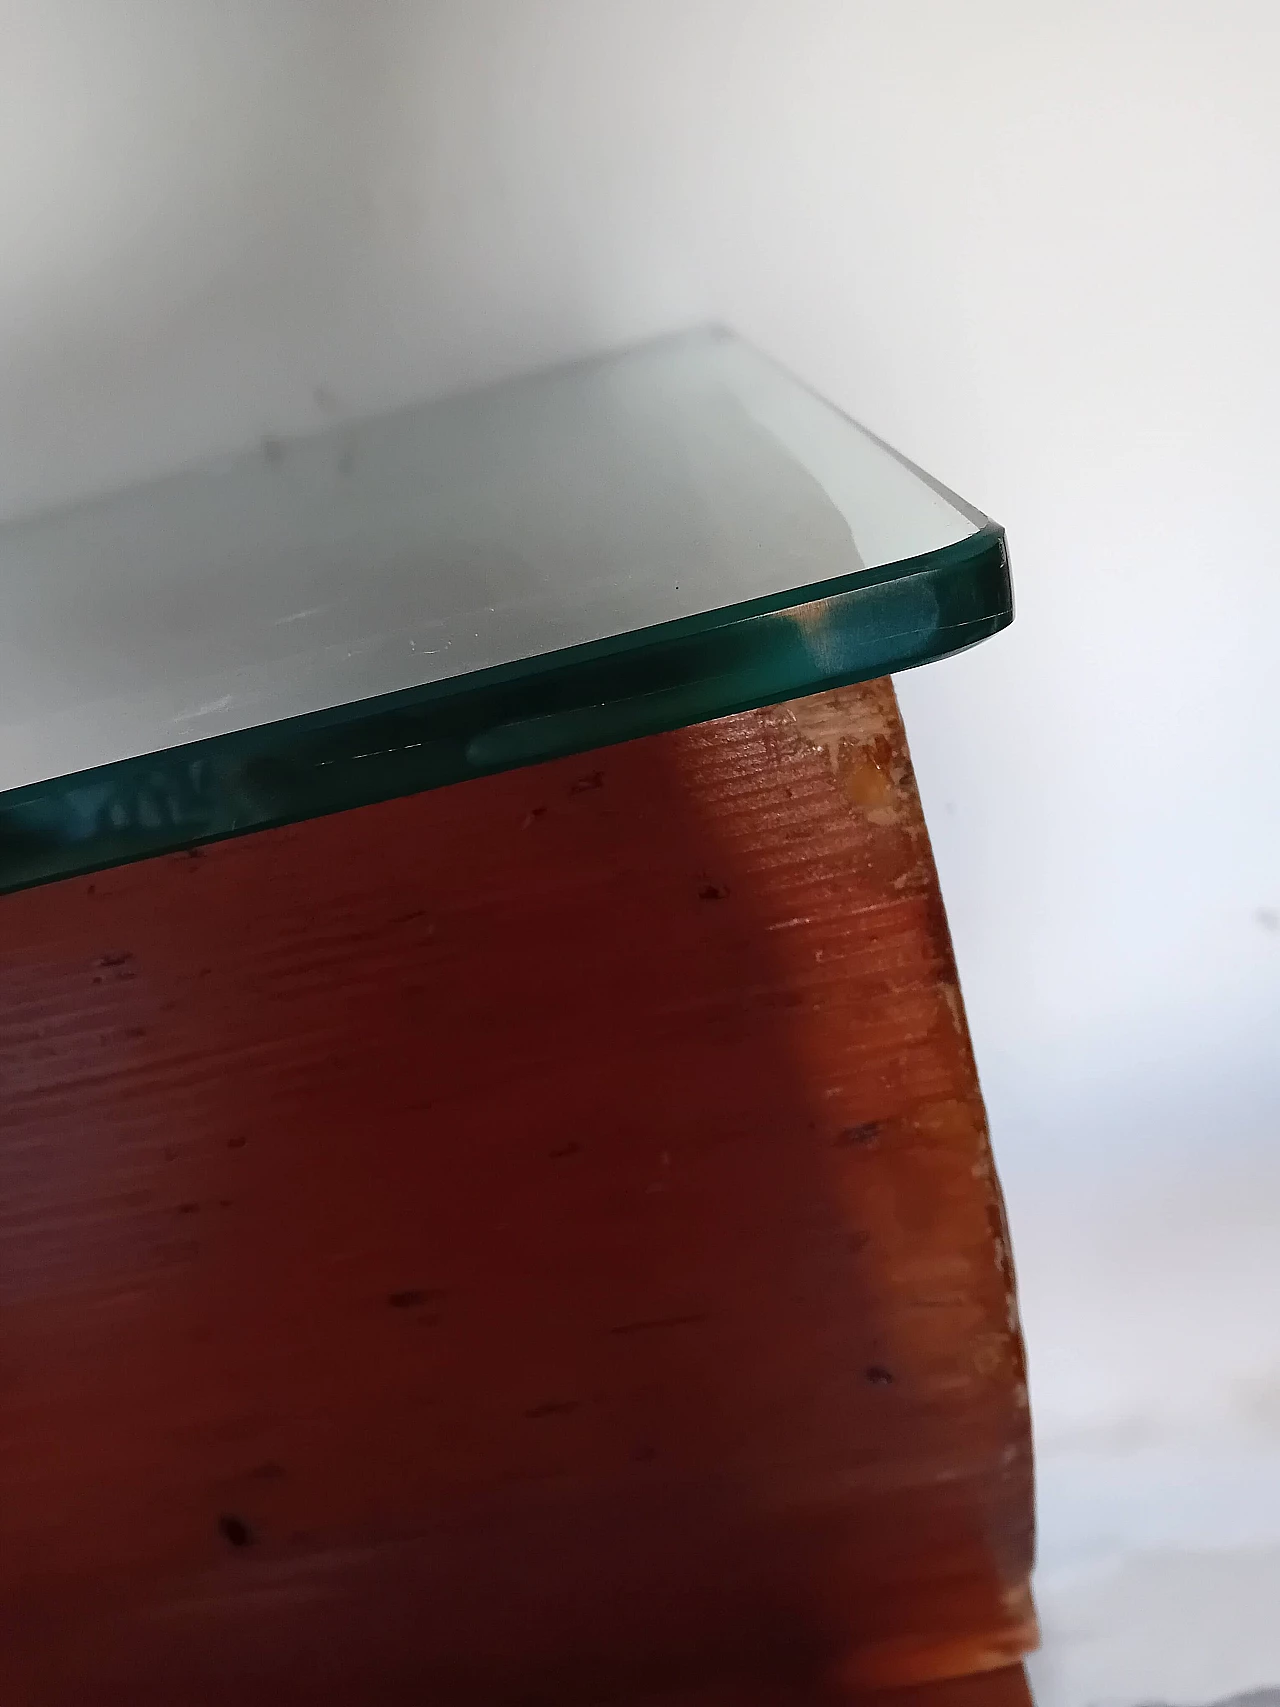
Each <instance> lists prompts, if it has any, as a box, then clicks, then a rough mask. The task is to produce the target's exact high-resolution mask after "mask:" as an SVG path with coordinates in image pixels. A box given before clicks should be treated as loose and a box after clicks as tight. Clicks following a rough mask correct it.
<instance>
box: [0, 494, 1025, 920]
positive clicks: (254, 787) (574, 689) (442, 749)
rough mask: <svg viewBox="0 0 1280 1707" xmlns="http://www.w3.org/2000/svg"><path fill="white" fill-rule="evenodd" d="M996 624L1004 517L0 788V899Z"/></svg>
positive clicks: (717, 710) (899, 658) (962, 641)
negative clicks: (750, 595) (346, 699)
mask: <svg viewBox="0 0 1280 1707" xmlns="http://www.w3.org/2000/svg"><path fill="white" fill-rule="evenodd" d="M1012 620H1013V590H1012V583H1011V580H1010V575H1009V558H1008V552H1007V549H1006V545H1005V536H1004V530H1003V528H1001V527H999V526H998V525H997V524H995V523H994V522H989V521H984V523H983V525H982V526H981V527H979V529H978V531H977V532H976V533H973V534H970V535H969V536H968V537H967V538H965V539H963V540H960V541H958V542H957V543H956V544H954V545H949V546H946V547H944V548H943V549H941V550H938V551H933V552H929V553H927V554H926V555H924V556H921V557H915V558H911V559H908V560H907V561H905V562H900V563H894V564H888V565H885V566H883V567H881V568H878V569H871V570H861V571H859V572H857V573H856V574H851V575H846V576H841V577H838V578H837V579H835V580H829V581H824V582H821V583H820V584H818V585H815V586H809V587H802V588H794V589H791V590H790V591H788V592H786V593H779V594H776V595H772V596H770V597H768V598H763V599H756V600H753V601H750V602H748V603H745V604H738V605H733V606H730V607H728V608H725V609H721V610H717V611H710V612H704V613H700V614H699V615H697V616H691V617H682V618H680V619H678V620H676V621H673V622H667V623H662V624H660V625H658V626H656V627H652V628H646V629H640V630H637V631H635V632H633V633H630V634H623V635H618V636H615V637H611V638H610V639H607V640H599V641H592V642H590V643H588V644H585V645H581V646H575V647H570V648H567V649H565V650H562V651H558V652H553V653H550V654H548V655H547V656H545V657H542V658H533V659H525V660H522V661H520V662H519V663H516V664H504V665H500V666H498V667H496V668H493V669H487V670H481V671H477V672H474V673H472V674H469V675H463V676H457V677H453V678H450V679H447V680H445V681H439V682H432V683H429V684H427V685H424V686H420V687H414V688H406V689H402V690H400V691H399V692H396V693H391V694H385V695H381V696H379V697H378V698H376V699H366V700H360V701H357V702H355V703H353V704H348V705H342V706H335V707H332V708H330V709H328V710H324V711H316V712H310V713H307V714H305V715H303V716H299V717H292V718H289V719H287V720H285V721H282V722H276V723H269V724H264V725H260V726H259V727H257V728H253V729H246V730H243V731H237V732H234V733H231V734H226V735H218V736H214V737H212V738H210V739H207V740H203V741H194V742H190V743H188V744H185V745H182V746H178V747H172V748H169V749H167V750H164V751H161V752H157V753H151V754H147V755H144V756H142V757H138V758H128V759H121V760H118V761H116V762H115V763H113V764H107V765H100V766H97V767H95V768H94V769H92V770H87V771H80V772H77V773H76V774H74V775H71V776H63V777H58V778H55V779H53V780H50V781H45V782H39V783H32V784H29V785H27V786H25V787H22V788H18V789H13V790H10V791H9V792H7V793H5V794H2V795H0V893H7V892H10V891H12V890H15V889H23V888H27V887H29V886H31V885H33V884H38V883H48V882H53V881H56V880H57V879H60V878H67V877H77V876H83V875H86V874H88V873H90V872H93V871H100V870H102V869H103V868H105V867H108V866H115V865H122V864H125V863H127V862H130V861H133V860H139V859H147V858H149V857H152V856H154V855H157V854H165V853H176V852H181V851H184V850H187V849H190V848H193V847H196V846H199V845H200V844H202V843H205V842H212V841H221V840H224V839H226V838H228V837H231V836H240V835H246V834H249V833H251V832H254V831H258V830H265V829H271V828H274V827H277V826H279V825H283V824H291V823H297V822H299V821H301V820H304V819H308V818H317V817H321V816H323V815H325V814H327V813H331V812H342V811H347V810H349V809H350V808H352V807H356V806H368V805H372V804H374V803H375V802H377V801H380V800H388V799H392V798H395V797H396V796H399V795H406V794H417V793H420V792H421V791H423V790H425V789H429V788H441V787H444V786H446V785H447V784H450V783H456V782H464V781H467V780H468V779H470V778H475V777H480V776H486V775H491V774H492V773H494V772H496V771H503V770H510V769H512V768H514V767H516V766H519V765H530V764H537V763H539V762H541V761H542V760H545V759H552V758H562V757H565V756H567V755H570V754H573V753H581V752H588V751H591V750H592V749H594V748H597V747H605V746H610V745H612V744H614V743H616V742H619V741H628V740H632V739H635V738H636V737H638V736H642V735H654V734H659V733H661V732H663V731H665V730H671V729H678V728H683V727H685V726H687V725H689V724H692V723H702V722H705V721H706V720H707V719H709V718H713V717H723V716H727V715H729V714H730V713H733V712H738V711H746V710H749V709H751V708H752V707H755V706H762V705H771V704H776V703H777V702H779V701H781V700H787V699H798V698H801V697H803V696H804V695H806V694H811V693H818V692H820V691H821V690H822V689H824V688H833V687H843V686H847V685H848V684H850V683H852V682H859V681H869V680H871V679H873V678H874V677H876V676H883V675H888V674H890V673H891V672H894V671H898V670H905V669H910V668H912V667H913V666H915V665H918V664H926V663H929V662H931V661H932V660H934V659H937V658H942V657H946V656H948V655H949V654H951V653H954V652H959V651H963V650H964V649H965V648H967V647H969V646H973V645H976V644H977V643H978V642H979V641H981V640H985V639H987V638H988V637H989V636H990V635H993V634H996V633H998V632H999V630H1000V629H1002V628H1006V627H1007V626H1008V625H1009V623H1010V622H1011V621H1012Z"/></svg>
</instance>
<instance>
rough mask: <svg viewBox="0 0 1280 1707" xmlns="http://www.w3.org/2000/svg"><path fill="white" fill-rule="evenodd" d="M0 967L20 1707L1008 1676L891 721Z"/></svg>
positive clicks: (962, 1106)
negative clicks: (976, 1674) (982, 1674)
mask: <svg viewBox="0 0 1280 1707" xmlns="http://www.w3.org/2000/svg"><path fill="white" fill-rule="evenodd" d="M0 943H2V962H0V1120H2V1122H3V1134H2V1143H0V1199H2V1202H3V1208H2V1211H0V1215H2V1220H0V1302H2V1311H3V1313H2V1315H0V1332H2V1342H0V1350H2V1358H3V1384H2V1393H0V1451H2V1452H3V1472H2V1473H3V1498H2V1499H0V1614H2V1616H3V1618H4V1621H5V1630H4V1635H3V1649H2V1652H3V1658H2V1659H0V1664H2V1665H3V1666H4V1667H6V1668H7V1677H6V1682H5V1686H4V1690H3V1695H4V1699H5V1701H6V1703H8V1704H11V1707H82V1704H84V1707H88V1704H90V1703H92V1704H93V1707H99V1704H101V1703H103V1702H108V1701H111V1702H114V1701H120V1702H125V1701H127V1702H129V1703H130V1707H148V1704H151V1703H154V1704H156V1707H160V1704H163V1707H179V1704H180V1707H200V1704H205V1703H207V1704H209V1707H213V1704H222V1703H230V1702H235V1703H237V1704H239V1707H245V1704H250V1707H251V1704H253V1703H258V1702H262V1703H271V1704H272V1707H288V1704H290V1703H295V1702H296V1703H299V1704H301V1703H307V1704H309V1707H315V1704H317V1703H319V1704H324V1703H329V1702H332V1703H339V1702H341V1703H343V1704H348V1703H351V1702H355V1701H359V1702H369V1703H375V1702H376V1703H378V1704H379V1707H391V1704H393V1703H401V1702H404V1703H408V1702H413V1703H415V1704H420V1703H422V1702H424V1701H430V1702H433V1703H435V1702H439V1703H460V1704H467V1703H473V1702H474V1703H480V1702H484V1703H499V1702H503V1703H505V1702H511V1703H515V1702H520V1703H532V1702H545V1703H551V1702H557V1703H574V1702H581V1703H587V1702H593V1703H594V1702H599V1701H602V1700H605V1699H609V1700H614V1699H619V1700H621V1699H633V1700H644V1701H647V1702H648V1701H653V1702H656V1701H659V1700H661V1701H670V1702H673V1703H674V1702H677V1701H679V1702H682V1703H683V1702H689V1703H693V1702H698V1703H704V1704H707V1707H710V1704H712V1703H715V1704H716V1707H727V1704H729V1703H737V1702H742V1703H747V1702H756V1701H761V1702H763V1701H770V1702H778V1701H787V1700H795V1701H797V1702H799V1701H806V1702H807V1701H815V1700H820V1699H828V1698H830V1699H837V1698H844V1699H850V1698H854V1697H858V1696H859V1694H860V1692H864V1691H867V1690H871V1689H874V1688H879V1687H884V1686H889V1685H906V1684H912V1683H919V1682H923V1681H927V1680H929V1679H938V1678H945V1677H950V1676H953V1675H959V1674H965V1673H971V1672H984V1671H986V1672H990V1673H992V1674H993V1675H994V1674H996V1673H998V1669H999V1668H1000V1667H1003V1666H1008V1665H1009V1664H1011V1663H1012V1662H1014V1661H1015V1660H1016V1659H1017V1658H1018V1657H1019V1655H1020V1654H1021V1653H1022V1652H1023V1651H1024V1650H1025V1649H1026V1648H1027V1647H1028V1646H1029V1645H1030V1644H1031V1642H1032V1640H1033V1630H1034V1626H1033V1619H1032V1614H1031V1610H1030V1605H1029V1601H1028V1597H1027V1589H1026V1584H1027V1576H1028V1569H1029V1565H1030V1548H1031V1539H1030V1536H1031V1493H1030V1455H1029V1444H1028V1425H1027V1413H1026V1397H1025V1387H1024V1382H1023V1365H1022V1350H1021V1344H1020V1340H1019V1335H1018V1328H1017V1320H1016V1314H1015V1309H1014V1303H1013V1289H1012V1275H1011V1271H1010V1264H1009V1256H1008V1245H1007V1241H1006V1236H1005V1227H1004V1219H1003V1214H1002V1209H1001V1202H1000V1194H999V1190H998V1186H997V1182H996V1179H995V1176H994V1173H993V1171H992V1166H991V1160H990V1156H989V1153H988V1148H987V1141H986V1136H985V1130H984V1123H983V1112H982V1106H981V1102H980V1100H979V1093H978V1087H977V1082H976V1078H975V1074H974V1068H973V1062H972V1059H971V1054H970V1048H969V1043H968V1039H967V1036H966V1032H965V1026H964V1019H963V1013H962V1009H961V1005H960V998H959V994H958V990H957V986H956V980H955V971H954V967H953V964H952V957H951V950H950V946H949V942H948V937H947V930H946V924H945V919H944V916H943V911H942V906H941V902H940V900H939V896H938V891H937V885H936V880H935V876H934V871H933V866H932V861H931V858H930V854H929V847H928V841H927V837H926V834H925V829H924V823H923V819H922V817H921V813H920V808H919V803H918V800H917V797H916V793H915V789H914V786H913V783H912V780H911V770H910V765H909V761H908V757H907V751H906V747H905V743H904V741H903V737H902V732H901V727H900V724H899V720H898V715H897V710H896V706H895V704H894V700H893V695H892V690H891V688H890V687H889V685H888V684H887V683H883V682H882V683H873V684H870V685H867V686H865V687H860V688H856V689H849V690H846V691H843V692H841V693H837V694H829V695H823V696H819V697H818V698H816V699H813V700H807V701H804V702H800V703H797V704H794V705H791V706H784V707H777V708H774V709H771V710H762V711H755V712H748V713H744V714H742V715H740V716H736V717H730V718H726V719H723V720H721V721H719V722H715V723H710V724H706V725H703V726H701V727H698V728H693V729H688V730H685V731H682V732H680V733H677V734H672V735H665V736H659V737H654V738H652V739H648V740H642V741H637V742H633V743H630V744H627V745H625V746H620V747H616V748H611V749H608V750H604V751H601V752H598V753H595V754H593V755H590V756H589V757H587V758H577V759H571V760H567V761H564V762H557V763H553V764H547V765H543V766H539V767H537V768H534V769H529V770H524V771H517V772H512V773H509V774H506V775H502V776H496V777H492V778H488V779H486V780H483V781H478V782H475V783H468V784H464V785H461V786H458V787H456V788H450V789H445V790H441V791H439V792H435V793H429V794H425V795H422V796H419V797H417V798H413V799H406V800H398V801H394V802H391V803H389V804H386V805H380V806H374V807H370V808H367V809H363V810H360V811H355V812H350V813H346V814H343V815H340V816H337V817H333V818H328V819H322V820H319V821H315V822H312V823H308V824H305V825H301V826H298V827H296V828H292V829H288V830H283V831H275V832H270V833H267V834H263V835H258V836H255V837H251V838H247V839H245V840H243V841H239V842H229V843H225V844H222V845H220V846H216V847H211V848H209V849H207V850H205V851H204V852H202V853H200V854H199V855H195V856H189V857H188V856H179V857H170V858H164V859H161V860H155V861H151V862H148V863H146V864H142V865H138V866H133V867H129V868H126V869H122V870H117V871H114V872H110V873H106V874H100V875H99V876H97V877H96V878H93V879H91V880H83V879H77V880H74V881H70V882H67V883H62V884H58V885H55V886H51V887H48V888H45V889H38V890H33V891H29V892H27V893H25V894H20V895H16V896H11V897H9V898H8V899H6V900H3V901H0ZM992 1687H993V1688H994V1687H995V1685H994V1683H993V1685H992ZM924 1699H925V1697H923V1696H922V1697H921V1700H922V1701H923V1700H924ZM928 1699H929V1700H930V1701H932V1699H933V1697H932V1696H931V1697H929V1698H928ZM939 1699H942V1698H941V1697H939ZM947 1699H950V1698H949V1697H948V1698H947ZM957 1699H958V1698H957ZM967 1699H968V1698H966V1700H967ZM973 1699H974V1701H975V1702H976V1701H978V1700H979V1699H982V1700H986V1699H987V1697H986V1696H977V1695H975V1696H974V1697H973ZM990 1699H991V1700H992V1701H997V1700H1000V1701H1003V1700H1006V1699H1009V1700H1012V1699H1013V1698H1012V1697H1006V1696H998V1695H993V1696H991V1697H990Z"/></svg>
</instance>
